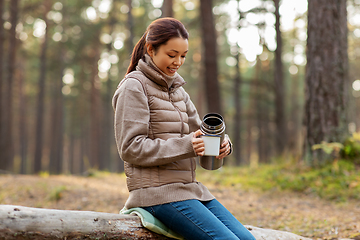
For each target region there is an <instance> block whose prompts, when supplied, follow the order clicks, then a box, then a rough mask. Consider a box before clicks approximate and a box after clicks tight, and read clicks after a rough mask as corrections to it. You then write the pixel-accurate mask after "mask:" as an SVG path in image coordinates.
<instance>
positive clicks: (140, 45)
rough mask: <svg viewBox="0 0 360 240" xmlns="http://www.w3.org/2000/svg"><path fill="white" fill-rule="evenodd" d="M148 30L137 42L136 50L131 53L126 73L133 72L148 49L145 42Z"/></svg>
mask: <svg viewBox="0 0 360 240" xmlns="http://www.w3.org/2000/svg"><path fill="white" fill-rule="evenodd" d="M147 32H148V31H146V32H145V33H144V35H143V36H142V37H141V38H140V40H139V41H138V42H137V43H136V45H135V47H134V50H133V52H132V54H131V60H130V65H129V67H128V69H127V72H126V74H128V73H131V72H132V71H135V69H136V66H137V64H138V62H139V60H140V59H141V58H142V57H143V56H144V55H145V51H146V47H145V44H146V35H147Z"/></svg>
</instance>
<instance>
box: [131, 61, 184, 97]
mask: <svg viewBox="0 0 360 240" xmlns="http://www.w3.org/2000/svg"><path fill="white" fill-rule="evenodd" d="M136 70H138V71H141V72H142V73H144V75H145V76H146V77H147V78H149V79H150V80H151V81H153V82H155V83H156V84H159V85H160V86H163V87H166V88H167V89H168V90H171V89H172V88H178V87H181V86H183V85H184V84H185V83H186V82H185V81H184V79H183V78H182V77H181V76H180V75H179V74H178V73H175V74H174V76H169V75H166V74H165V73H164V72H163V71H161V70H160V69H159V68H158V67H157V66H156V65H155V63H154V62H153V60H152V59H151V57H150V56H149V55H148V54H145V56H144V57H143V58H142V59H140V60H139V63H138V65H137V66H136Z"/></svg>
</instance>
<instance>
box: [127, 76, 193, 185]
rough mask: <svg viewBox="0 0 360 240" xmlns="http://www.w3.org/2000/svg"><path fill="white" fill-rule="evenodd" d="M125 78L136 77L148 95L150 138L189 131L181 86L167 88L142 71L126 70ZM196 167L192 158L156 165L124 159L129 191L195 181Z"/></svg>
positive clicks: (172, 135) (161, 137) (171, 136)
mask: <svg viewBox="0 0 360 240" xmlns="http://www.w3.org/2000/svg"><path fill="white" fill-rule="evenodd" d="M128 78H132V79H136V80H138V81H139V82H140V83H141V85H142V87H143V89H144V94H145V95H146V96H147V99H148V104H149V109H150V121H149V131H148V133H149V134H148V137H149V138H151V139H155V138H160V139H163V140H167V139H168V138H176V137H181V136H183V135H184V134H189V125H188V115H187V113H186V104H185V96H186V93H185V90H184V89H183V88H182V87H176V88H171V89H167V87H165V86H162V85H159V84H157V83H155V82H153V81H152V80H150V79H149V78H147V77H146V76H145V75H144V74H143V73H142V72H141V71H133V72H131V73H129V74H128V75H127V76H126V78H125V79H124V80H123V81H126V79H128ZM123 81H122V82H123ZM195 168H196V162H195V159H194V158H190V159H184V160H180V161H176V162H172V163H169V164H166V165H160V166H156V167H141V166H138V165H133V164H130V163H128V162H125V173H126V176H127V185H128V189H129V191H132V190H135V189H140V188H147V187H158V186H162V185H166V184H171V183H191V182H194V181H195Z"/></svg>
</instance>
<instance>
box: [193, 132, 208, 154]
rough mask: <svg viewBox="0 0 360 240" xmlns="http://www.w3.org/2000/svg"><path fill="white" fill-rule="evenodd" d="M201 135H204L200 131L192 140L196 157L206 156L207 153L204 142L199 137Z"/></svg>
mask: <svg viewBox="0 0 360 240" xmlns="http://www.w3.org/2000/svg"><path fill="white" fill-rule="evenodd" d="M201 135H203V133H202V132H201V131H200V129H199V130H197V131H196V132H195V133H194V136H193V138H192V144H193V148H194V151H195V153H196V155H198V156H204V153H205V145H204V141H203V140H202V139H201V138H199V136H201Z"/></svg>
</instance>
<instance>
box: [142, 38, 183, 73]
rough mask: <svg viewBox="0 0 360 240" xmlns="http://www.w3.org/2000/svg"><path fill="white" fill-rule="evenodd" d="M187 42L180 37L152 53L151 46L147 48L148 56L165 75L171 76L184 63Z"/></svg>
mask: <svg viewBox="0 0 360 240" xmlns="http://www.w3.org/2000/svg"><path fill="white" fill-rule="evenodd" d="M188 46H189V44H188V40H187V39H183V38H180V37H177V38H172V39H170V40H169V41H167V43H166V44H163V45H161V46H160V47H159V49H157V51H154V49H153V48H152V46H148V47H147V51H148V54H149V55H150V57H151V58H152V60H153V62H154V63H155V64H156V66H157V67H158V68H159V69H160V70H161V71H163V72H164V73H165V74H166V75H169V76H173V75H174V74H175V73H176V71H177V70H178V69H179V68H180V66H181V65H183V64H184V62H185V57H186V54H187V52H188Z"/></svg>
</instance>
